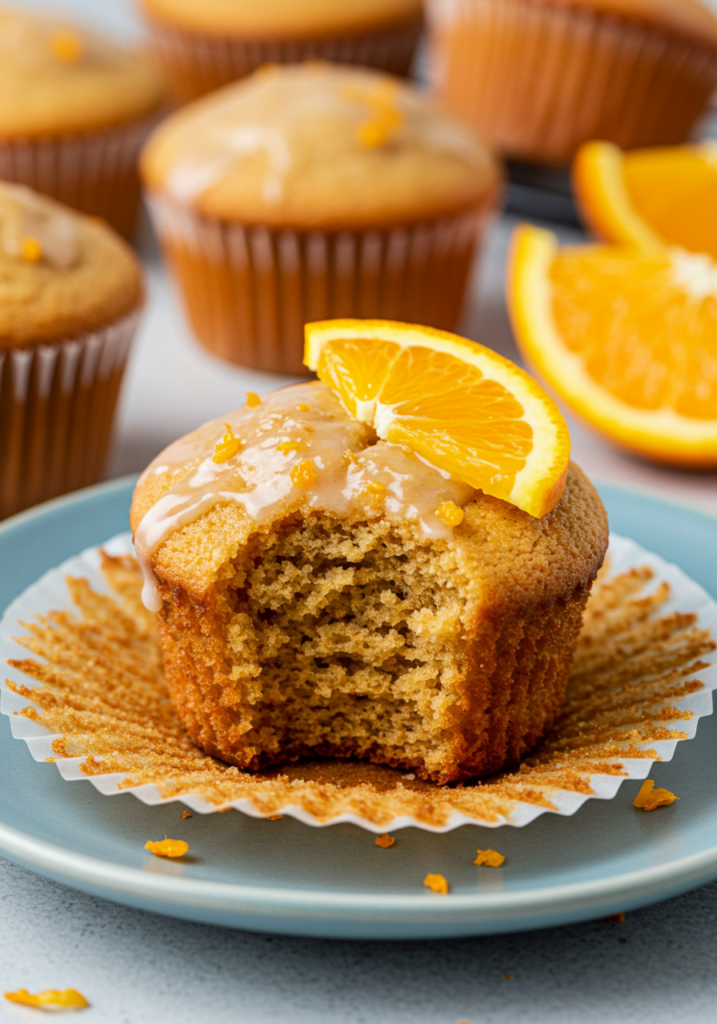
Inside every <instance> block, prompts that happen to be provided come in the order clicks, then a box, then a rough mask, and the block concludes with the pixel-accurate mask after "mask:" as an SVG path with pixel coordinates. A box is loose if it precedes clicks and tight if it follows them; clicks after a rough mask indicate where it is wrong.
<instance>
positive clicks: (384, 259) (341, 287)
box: [149, 195, 494, 374]
mask: <svg viewBox="0 0 717 1024" xmlns="http://www.w3.org/2000/svg"><path fill="white" fill-rule="evenodd" d="M493 205H494V196H493V195H491V196H488V197H486V200H485V202H484V204H483V205H482V206H480V207H477V208H474V209H471V210H469V211H466V212H463V213H460V214H457V215H455V216H453V217H444V218H441V219H439V220H434V221H427V222H423V223H417V224H415V225H409V226H406V227H396V228H385V229H378V228H376V229H371V230H366V231H338V232H323V231H309V232H299V231H293V230H289V229H284V228H268V227H253V226H249V225H244V224H239V223H230V222H226V221H219V220H216V219H209V218H203V217H200V216H198V215H197V214H195V213H194V212H193V211H192V210H190V209H187V208H184V207H180V206H178V205H177V204H176V203H173V202H170V201H168V200H167V199H165V198H164V197H161V196H158V195H153V196H151V197H150V198H149V209H150V214H151V216H152V220H153V222H154V225H155V228H156V231H157V234H158V235H159V238H160V241H161V243H162V246H163V248H164V250H165V254H166V256H167V258H168V261H169V263H170V266H171V269H172V271H173V273H174V275H175V277H176V279H177V282H178V284H179V288H180V291H181V293H182V296H183V299H184V303H185V306H186V309H187V313H188V315H189V319H190V321H191V323H192V327H193V329H194V332H195V334H196V336H197V338H198V339H199V341H200V342H201V343H202V344H203V345H204V346H205V347H206V348H208V349H209V350H210V351H211V352H213V353H214V354H215V355H217V356H219V357H220V358H223V359H227V360H229V361H230V362H234V363H239V364H241V365H244V366H252V367H254V368H256V369H260V370H268V371H272V372H275V373H293V374H306V373H307V370H306V367H305V366H304V364H303V352H304V324H305V323H308V322H309V321H312V320H329V319H332V318H334V317H368V318H379V319H387V320H404V321H408V322H410V323H422V324H428V325H429V326H431V327H439V328H443V329H445V330H454V329H455V327H456V325H457V322H458V319H459V317H460V313H461V309H462V306H463V299H464V294H465V289H466V283H467V280H468V274H469V272H470V269H471V265H472V262H473V257H474V253H475V250H476V246H478V245H480V242H481V240H482V236H483V234H484V231H485V228H486V226H487V223H488V220H489V218H490V216H491V214H492V212H493Z"/></svg>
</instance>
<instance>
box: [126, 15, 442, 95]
mask: <svg viewBox="0 0 717 1024" xmlns="http://www.w3.org/2000/svg"><path fill="white" fill-rule="evenodd" d="M145 20H146V22H147V27H148V28H149V31H150V35H151V39H152V46H153V48H154V51H155V53H156V55H157V59H158V62H159V63H160V64H161V66H162V69H163V70H164V73H165V76H166V78H167V81H168V82H169V86H170V88H171V90H172V94H173V96H174V98H175V100H176V101H177V102H179V103H188V102H190V101H191V100H194V99H197V98H198V97H199V96H203V95H205V94H206V93H208V92H212V91H213V90H214V89H219V88H221V86H223V85H228V84H229V83H230V82H234V81H236V80H237V79H239V78H244V77H245V76H246V75H249V74H251V73H252V71H256V70H257V68H260V67H261V66H262V65H264V64H297V63H300V62H301V61H305V60H312V59H314V60H326V61H331V62H332V63H335V64H358V65H361V66H364V67H373V68H379V69H381V70H383V71H389V72H391V73H392V74H395V75H407V74H408V72H409V70H410V67H411V63H412V61H413V56H414V53H415V51H416V46H417V44H418V39H419V37H420V34H421V29H422V22H421V20H420V19H417V18H416V19H413V20H412V21H410V22H407V23H406V22H404V23H401V24H398V25H388V26H386V27H384V28H377V29H374V30H372V31H364V32H356V33H352V34H346V35H338V36H331V35H329V36H317V37H316V38H313V39H312V38H309V39H279V38H277V39H261V38H256V39H250V38H247V39H239V38H232V37H230V36H214V35H208V34H207V35H203V34H201V33H199V32H192V31H189V30H185V29H182V28H180V27H177V26H174V25H168V24H166V23H164V22H161V21H159V20H158V19H156V18H152V17H149V16H146V18H145Z"/></svg>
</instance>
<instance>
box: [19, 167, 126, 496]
mask: <svg viewBox="0 0 717 1024" xmlns="http://www.w3.org/2000/svg"><path fill="white" fill-rule="evenodd" d="M142 301H143V285H142V274H141V271H140V268H139V264H138V263H137V261H136V259H135V258H134V256H133V255H132V253H131V252H130V251H129V249H128V248H127V246H126V245H125V243H124V242H122V240H121V239H120V238H118V237H117V236H116V235H115V233H114V232H113V231H112V230H111V229H110V228H108V227H106V226H105V225H103V224H101V223H99V222H98V221H97V220H96V219H95V218H91V217H85V216H83V215H81V214H78V213H76V212H75V211H74V210H70V209H69V208H67V207H65V206H61V205H60V204H58V203H56V202H54V201H53V200H51V199H48V198H46V197H44V196H40V195H38V194H37V193H34V192H32V191H31V190H30V189H27V188H25V187H23V186H21V185H14V184H9V183H7V182H0V396H2V400H1V401H0V516H7V515H10V514H12V513H14V512H18V511H20V510H21V509H23V508H26V507H27V506H29V505H34V504H35V503H37V502H39V501H44V500H46V499H47V498H52V497H54V496H55V495H58V494H62V493H64V492H65V491H71V490H74V489H75V488H78V487H84V486H86V485H87V484H92V483H96V482H97V480H99V479H100V477H101V475H102V471H103V469H104V464H105V459H106V456H107V451H108V447H109V441H110V436H111V430H112V421H113V417H114V410H115V405H116V402H117V395H118V392H119V387H120V382H121V380H122V374H123V371H124V364H125V360H126V357H127V351H128V348H129V345H130V342H131V340H132V336H133V334H134V332H135V329H136V325H137V320H138V316H139V311H140V307H141V305H142Z"/></svg>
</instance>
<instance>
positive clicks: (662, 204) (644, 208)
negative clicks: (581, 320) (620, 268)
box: [573, 141, 717, 259]
mask: <svg viewBox="0 0 717 1024" xmlns="http://www.w3.org/2000/svg"><path fill="white" fill-rule="evenodd" d="M573 183H574V187H575V192H576V195H577V197H578V202H579V203H580V207H581V209H582V212H583V215H584V217H585V219H586V220H587V221H588V223H589V224H590V225H591V227H592V228H593V229H594V230H595V232H596V233H597V234H598V235H600V237H602V238H605V239H606V240H607V241H609V242H621V243H626V244H629V245H634V246H638V247H639V248H641V249H645V250H648V251H649V250H653V251H659V250H660V249H664V248H665V246H680V247H681V248H683V249H688V250H689V251H690V252H701V253H707V254H708V255H710V256H711V257H712V258H713V259H717V145H716V144H715V142H713V141H707V142H702V143H700V144H698V145H694V146H658V147H654V148H650V149H636V150H632V151H627V152H624V151H623V150H621V149H619V148H618V147H617V146H615V145H613V144H612V143H610V142H587V143H585V145H584V146H582V147H581V149H580V150H579V151H578V154H577V156H576V158H575V162H574V165H573Z"/></svg>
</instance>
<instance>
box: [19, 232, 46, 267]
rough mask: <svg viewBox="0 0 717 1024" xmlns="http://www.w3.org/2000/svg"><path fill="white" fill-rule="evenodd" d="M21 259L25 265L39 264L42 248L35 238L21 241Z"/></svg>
mask: <svg viewBox="0 0 717 1024" xmlns="http://www.w3.org/2000/svg"><path fill="white" fill-rule="evenodd" d="M22 258H23V259H24V260H25V262H26V263H39V262H40V260H41V259H42V246H41V245H40V243H39V242H38V240H37V239H36V238H32V237H28V238H23V240H22Z"/></svg>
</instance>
